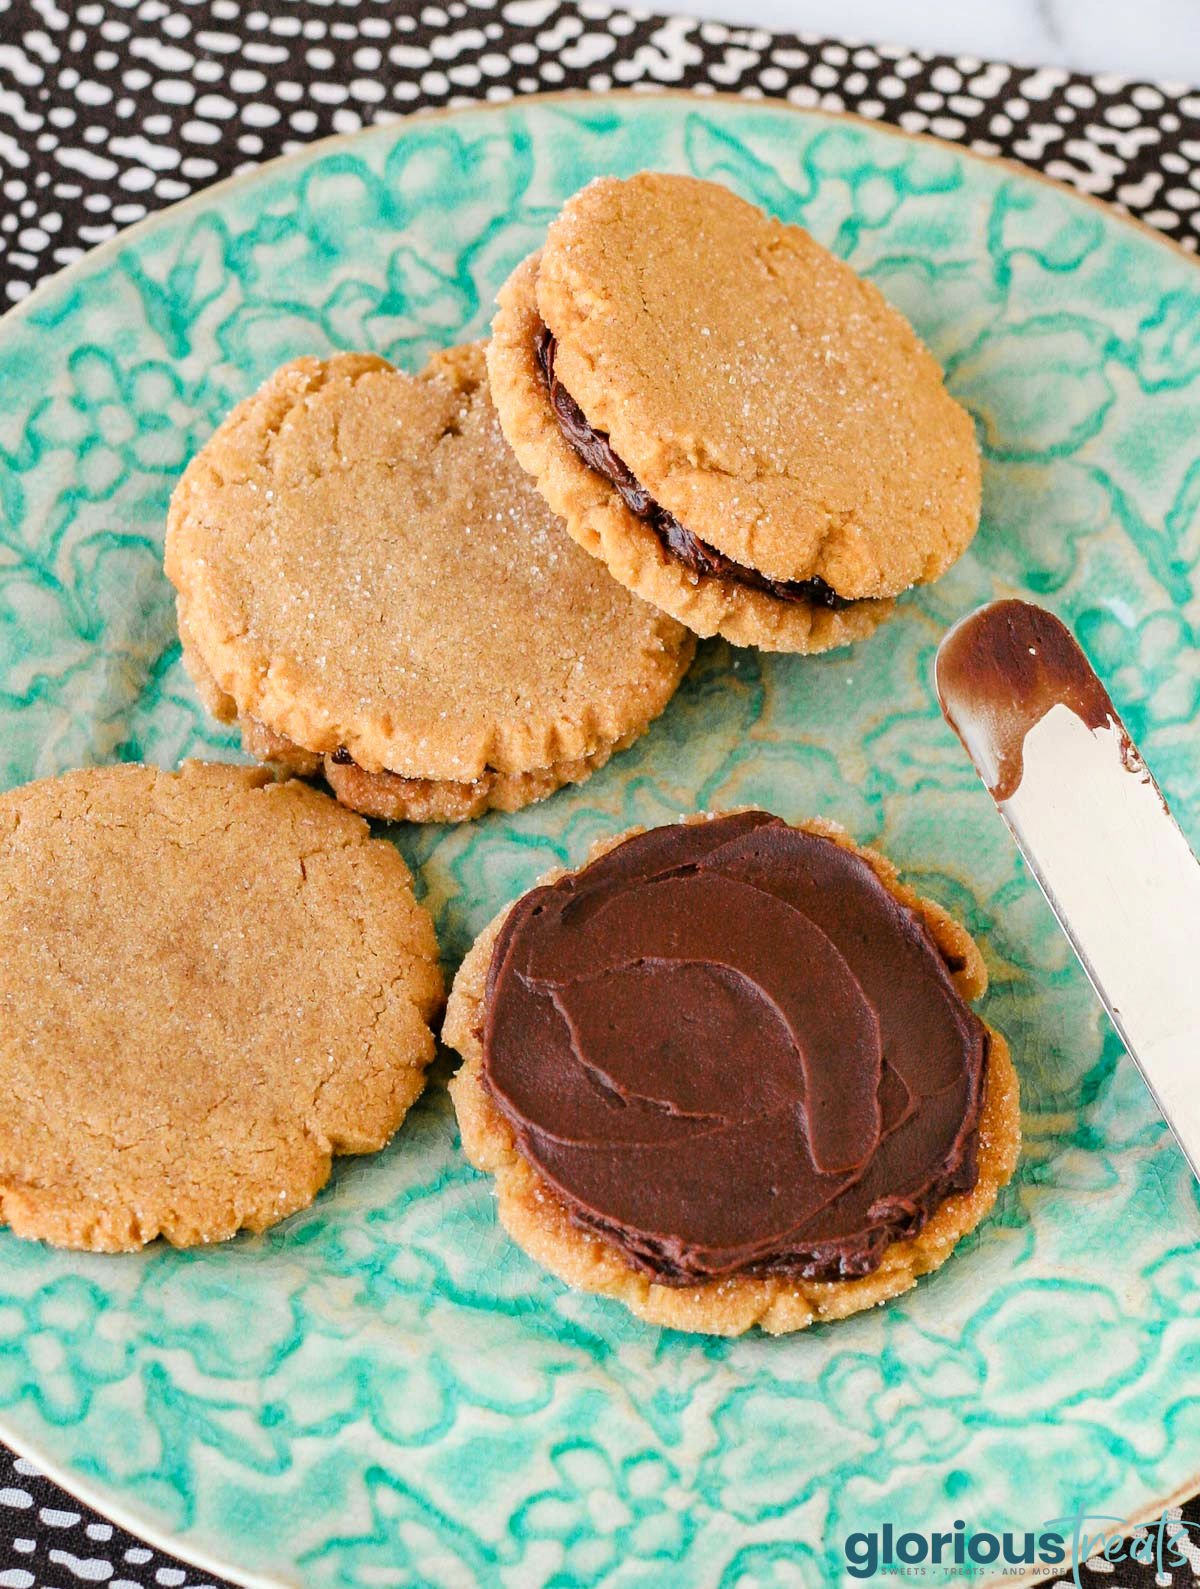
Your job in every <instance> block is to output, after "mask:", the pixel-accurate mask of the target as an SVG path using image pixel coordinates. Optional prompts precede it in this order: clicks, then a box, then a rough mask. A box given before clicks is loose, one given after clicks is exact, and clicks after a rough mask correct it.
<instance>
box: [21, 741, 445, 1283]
mask: <svg viewBox="0 0 1200 1589" xmlns="http://www.w3.org/2000/svg"><path fill="white" fill-rule="evenodd" d="M0 942H2V943H3V944H4V954H3V957H2V959H0V1092H2V1093H3V1097H4V1107H3V1109H0V1224H7V1225H9V1226H11V1227H12V1229H13V1230H14V1231H15V1232H16V1234H17V1235H19V1236H28V1237H41V1238H43V1239H44V1240H46V1241H49V1242H53V1243H55V1244H57V1245H59V1246H64V1247H80V1248H89V1249H92V1250H95V1251H103V1252H114V1251H121V1250H128V1249H131V1248H135V1247H140V1246H142V1245H143V1244H144V1243H146V1242H149V1241H152V1240H153V1239H154V1238H155V1237H157V1236H162V1237H165V1238H166V1240H168V1241H169V1242H172V1243H174V1244H175V1245H177V1246H191V1245H193V1244H195V1243H199V1242H212V1241H221V1240H224V1239H225V1238H226V1237H229V1236H232V1235H234V1234H235V1233H236V1232H237V1231H239V1230H243V1229H245V1230H252V1231H260V1230H265V1229H266V1228H267V1226H269V1225H273V1224H274V1223H275V1222H276V1221H277V1220H281V1219H283V1218H285V1217H286V1216H287V1215H288V1214H291V1213H294V1212H295V1211H296V1210H297V1209H300V1208H303V1207H305V1206H306V1205H307V1204H308V1203H309V1202H311V1200H312V1198H313V1197H314V1196H315V1195H316V1193H317V1191H318V1190H319V1189H320V1188H321V1186H323V1185H324V1183H325V1181H326V1179H327V1178H328V1175H329V1170H330V1162H331V1160H332V1158H333V1155H334V1154H338V1153H370V1152H374V1151H375V1150H376V1149H378V1148H381V1147H382V1146H383V1145H384V1143H386V1142H387V1141H388V1139H389V1138H390V1137H391V1135H392V1133H393V1132H394V1131H395V1130H396V1128H397V1127H398V1126H399V1124H400V1122H401V1121H402V1120H403V1118H404V1116H405V1113H406V1112H407V1110H408V1108H409V1106H410V1105H411V1104H412V1103H413V1101H414V1100H415V1099H416V1098H417V1097H418V1095H419V1094H420V1092H421V1090H422V1088H423V1087H424V1085H425V1071H426V1067H427V1066H428V1064H429V1062H430V1061H431V1059H432V1058H433V1054H434V1042H433V1036H432V1034H431V1032H430V1029H429V1021H430V1019H431V1017H432V1016H433V1015H434V1014H435V1013H436V1012H437V1010H438V1009H439V1008H440V1005H441V1000H442V981H441V974H440V972H439V970H438V961H437V945H436V943H435V941H434V933H433V925H432V923H431V921H430V919H429V916H428V914H427V913H426V912H425V910H424V909H422V907H421V906H420V905H418V903H417V902H416V900H415V899H414V897H413V891H412V886H411V881H410V878H409V874H408V871H407V869H406V867H405V865H404V862H403V861H402V860H401V858H400V855H399V854H398V852H397V851H396V850H395V848H394V847H393V846H392V845H390V844H388V843H386V842H385V841H383V840H379V839H372V838H371V836H370V831H369V829H368V827H367V824H366V823H365V822H364V821H363V820H362V818H361V817H356V816H354V815H353V814H352V813H350V812H349V811H345V810H343V809H342V808H341V807H340V806H339V805H338V804H337V803H336V802H335V801H333V800H331V799H330V798H329V796H328V795H324V794H321V793H319V792H318V791H316V790H315V789H311V788H309V787H308V786H307V785H306V784H303V783H299V782H297V781H295V780H292V781H290V782H287V783H277V782H275V781H274V780H273V779H272V778H271V777H270V775H269V774H268V773H267V772H266V771H264V770H263V769H262V768H247V767H231V766H203V765H200V764H198V763H189V764H186V765H185V766H184V768H183V769H182V771H180V772H178V773H166V772H159V771H157V770H155V769H154V768H150V767H134V766H121V767H96V768H89V769H87V770H84V771H81V772H72V773H68V774H66V775H65V776H64V777H61V778H51V779H46V780H44V781H42V782H39V783H33V784H28V785H26V786H25V787H24V788H19V789H13V790H10V791H9V792H8V793H7V794H3V795H0Z"/></svg>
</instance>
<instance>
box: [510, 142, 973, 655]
mask: <svg viewBox="0 0 1200 1589" xmlns="http://www.w3.org/2000/svg"><path fill="white" fill-rule="evenodd" d="M498 303H499V309H498V312H497V315H496V319H495V323H494V326H493V335H492V341H491V344H490V346H489V349H488V370H489V375H490V379H491V387H492V395H493V397H494V399H495V403H496V407H497V410H498V412H499V414H500V421H501V424H502V425H503V427H504V433H505V435H506V436H507V437H508V439H509V441H510V442H511V443H512V447H513V450H514V452H515V453H516V455H517V458H518V459H519V460H520V462H521V463H522V464H523V465H524V467H525V468H526V469H527V470H528V471H529V473H530V474H531V475H532V477H533V478H534V480H535V481H536V482H537V486H538V489H539V490H540V491H541V493H542V494H543V496H544V497H545V498H546V501H547V502H548V503H549V504H550V506H551V507H552V508H553V509H554V511H555V512H556V513H558V514H561V516H562V518H563V519H564V521H565V523H566V525H567V528H568V529H569V530H570V532H571V534H572V535H573V536H574V537H575V539H576V540H577V541H578V542H579V543H580V545H581V546H584V547H586V549H587V550H588V551H590V552H591V553H592V554H593V555H594V556H596V557H598V558H600V559H601V561H603V562H604V563H605V564H606V565H607V567H608V569H609V570H610V572H611V573H612V574H613V575H615V577H616V578H617V579H618V580H619V581H620V583H621V584H622V585H624V586H626V587H627V588H628V589H629V590H632V591H636V592H637V594H638V595H639V596H642V597H644V598H645V599H646V600H647V601H649V602H652V603H653V604H654V605H655V606H657V607H660V608H661V609H662V610H663V611H664V612H668V613H670V614H672V616H674V617H675V618H678V619H679V620H680V622H682V623H685V624H687V626H688V627H689V628H690V629H693V630H694V631H695V632H696V633H697V634H701V635H711V634H721V635H724V636H725V637H726V639H728V640H731V641H732V642H734V644H736V645H755V646H760V647H763V648H765V649H768V650H778V651H823V650H826V649H828V648H829V647H831V646H838V645H843V644H845V643H847V642H848V641H852V640H857V639H860V638H861V637H863V636H864V635H866V634H869V633H870V632H871V630H872V629H874V628H875V626H876V625H877V624H879V623H880V622H881V621H882V620H883V619H884V618H885V617H886V616H887V614H888V612H889V611H890V600H891V598H892V597H894V596H896V595H897V594H898V593H899V592H901V591H903V590H905V589H907V588H908V587H909V586H910V585H913V584H917V583H921V582H923V581H927V580H932V579H936V578H937V577H938V575H939V574H941V573H943V572H944V571H945V570H946V569H947V568H948V567H949V566H950V564H951V563H953V562H954V560H955V559H956V558H957V557H958V556H960V554H961V553H962V552H963V550H964V549H965V548H966V546H967V545H968V543H969V542H970V540H971V538H972V536H973V535H974V534H975V530H976V528H977V525H978V521H979V501H980V467H979V453H978V448H977V446H976V442H975V434H974V428H973V425H972V422H971V420H970V418H969V416H968V415H967V413H966V412H965V410H963V409H962V408H961V407H960V406H959V405H958V404H957V403H956V402H955V401H954V399H953V398H952V397H950V395H949V394H948V393H947V391H946V388H945V386H944V384H943V380H942V372H941V370H940V368H939V367H938V364H937V362H936V361H935V359H934V358H933V356H932V354H930V352H929V351H928V349H927V348H926V347H925V346H924V345H923V344H922V343H921V341H920V340H919V338H918V337H917V335H916V333H915V332H914V331H913V329H912V327H911V326H910V325H909V324H908V322H907V321H906V320H905V319H904V317H903V315H901V314H900V313H899V312H898V311H897V310H896V309H894V308H892V307H891V306H890V305H889V304H888V303H887V301H886V300H885V299H884V297H883V295H882V294H881V293H880V292H879V291H878V289H877V288H875V287H874V286H872V285H871V283H869V282H866V281H864V280H863V279H862V278H861V277H859V276H857V275H856V274H855V273H854V271H852V270H851V269H850V267H849V266H848V265H845V264H843V263H842V262H841V261H840V260H838V259H835V258H834V256H833V255H832V254H830V253H829V252H828V250H826V249H825V248H822V247H821V245H820V244H819V243H817V242H815V241H814V239H813V238H812V237H810V236H809V235H808V233H807V232H805V231H803V230H802V229H801V228H800V227H798V226H786V225H784V224H783V223H782V222H780V221H778V220H775V219H773V218H772V217H770V216H768V215H765V214H764V213H763V212H762V211H761V210H758V209H756V208H755V207H754V206H753V205H751V204H748V203H747V202H746V201H745V200H744V199H741V198H739V197H738V196H737V195H736V194H734V193H731V192H730V191H729V190H728V189H726V188H723V187H721V186H719V185H717V184H715V183H712V182H704V181H699V180H697V179H696V178H693V177H683V176H668V175H665V174H662V173H657V172H643V173H641V174H640V175H638V176H634V177H630V178H628V179H625V180H619V179H617V178H615V177H605V178H600V179H598V180H596V181H594V182H592V183H591V184H589V186H587V187H585V188H584V189H582V191H580V192H579V193H577V194H576V195H575V196H574V197H573V198H572V199H570V200H569V201H568V202H567V204H566V205H565V207H564V209H563V211H562V213H561V214H560V216H559V217H558V219H557V220H556V221H554V223H553V224H552V225H551V227H550V229H549V233H548V235H547V238H546V242H545V246H544V248H543V249H542V250H541V252H540V253H539V254H536V255H534V256H533V257H531V258H529V259H527V260H526V261H525V262H524V263H523V264H522V265H520V266H519V267H518V268H517V269H516V271H515V272H514V273H513V275H512V276H511V277H510V278H509V280H508V282H507V283H506V284H505V286H504V288H503V289H502V291H501V293H500V295H499V299H498Z"/></svg>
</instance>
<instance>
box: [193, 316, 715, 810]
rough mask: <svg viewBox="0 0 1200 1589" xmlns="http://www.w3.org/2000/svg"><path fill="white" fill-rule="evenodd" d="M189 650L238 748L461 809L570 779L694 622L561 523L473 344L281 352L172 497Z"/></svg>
mask: <svg viewBox="0 0 1200 1589" xmlns="http://www.w3.org/2000/svg"><path fill="white" fill-rule="evenodd" d="M166 568H167V574H168V576H169V578H170V579H171V581H172V583H173V584H174V586H175V589H176V592H177V596H178V602H177V607H178V617H179V630H180V636H181V639H182V642H183V655H184V661H185V663H186V664H187V666H188V668H189V670H190V671H191V673H192V676H193V678H194V679H195V681H196V683H197V686H198V688H199V689H200V692H201V694H202V696H203V698H204V699H205V701H206V703H207V704H208V706H209V707H210V709H211V710H212V711H213V712H214V713H215V714H216V715H217V716H218V717H219V718H221V719H222V720H223V721H229V722H232V721H236V722H237V723H238V724H239V725H240V727H241V730H242V736H243V740H244V743H245V746H246V748H247V750H248V751H249V752H250V753H251V754H252V755H254V756H256V757H258V758H259V759H260V760H264V761H271V762H275V763H278V764H282V766H283V767H284V768H285V769H286V770H288V771H291V772H295V773H299V774H301V775H303V776H310V775H314V774H317V773H323V774H324V776H325V778H326V779H327V780H328V783H329V784H330V786H331V787H332V789H333V791H334V793H335V794H336V795H337V796H338V798H339V799H340V800H341V801H343V803H345V804H346V805H348V806H350V807H352V808H353V809H355V810H357V811H361V812H364V813H366V814H368V815H371V816H376V817H382V818H387V819H395V820H400V819H407V820H412V821H436V822H449V821H459V820H463V819H465V818H470V817H475V816H478V815H480V814H481V813H482V812H484V811H486V810H488V809H490V808H499V809H501V810H506V811H512V810H516V809H517V808H518V807H520V806H523V805H526V804H528V803H529V802H530V801H532V800H538V799H541V798H542V797H544V796H545V795H548V794H550V793H552V792H553V791H554V790H555V789H557V788H558V787H559V786H560V785H562V784H565V783H577V782H579V781H580V780H581V779H584V778H586V777H587V776H588V775H589V774H590V773H591V772H593V771H595V770H596V768H598V767H601V766H603V765H604V763H605V762H606V761H607V760H608V758H609V757H610V756H611V755H612V754H613V752H614V751H617V750H620V749H622V748H623V747H625V746H626V745H628V744H630V743H631V742H632V741H633V740H634V739H636V738H637V736H638V735H639V734H641V733H642V732H643V731H644V730H645V729H646V727H647V726H648V725H649V723H650V722H651V721H652V720H653V719H654V718H655V717H656V716H657V715H658V714H659V713H660V712H661V711H662V710H663V708H664V706H665V705H666V704H667V702H668V700H669V699H670V697H671V695H672V693H673V691H674V690H675V687H676V685H677V684H678V683H679V681H680V679H681V678H682V676H683V674H684V672H685V671H686V669H687V666H688V663H689V661H690V659H691V655H692V649H693V640H692V637H691V635H690V634H689V633H688V631H687V630H686V629H685V628H684V627H683V626H682V625H680V624H678V623H676V622H675V621H674V620H673V619H671V618H669V617H667V616H666V615H665V614H663V613H662V612H660V611H658V610H657V609H655V608H653V607H650V606H648V605H647V604H646V603H645V602H642V601H640V600H639V599H638V598H637V597H635V596H633V595H632V594H631V593H630V592H628V591H627V590H624V589H623V588H622V587H620V586H619V585H617V584H616V582H615V581H613V580H612V579H610V578H609V577H608V575H607V574H606V573H605V570H604V569H603V568H602V567H601V566H599V565H598V564H597V563H596V562H595V561H594V560H593V559H592V558H589V557H588V556H587V555H586V554H585V553H584V552H582V551H581V550H580V549H579V547H577V546H576V545H575V543H574V542H573V541H572V540H571V539H570V537H569V536H568V535H566V534H565V533H564V532H563V529H562V526H561V524H560V523H559V522H558V521H557V520H556V519H555V517H554V515H553V514H552V513H551V511H550V509H549V508H548V507H547V505H546V503H545V502H544V501H543V499H542V498H541V496H540V495H539V494H538V492H537V491H536V490H535V489H534V487H533V486H532V484H531V483H530V481H529V480H528V478H527V477H526V475H525V474H524V473H523V471H522V470H521V469H520V467H519V466H518V465H517V463H516V462H515V460H514V459H513V457H512V453H511V451H510V449H509V447H508V445H507V443H506V442H505V440H504V437H503V435H502V433H501V430H500V426H499V423H498V421H497V418H496V414H495V410H494V408H493V407H492V403H491V398H490V396H489V393H488V386H487V381H486V377H485V370H484V358H483V351H482V349H481V347H479V346H478V345H471V346H467V347H460V348H454V349H451V350H450V351H448V352H446V353H442V354H439V355H437V356H436V357H435V358H434V359H433V360H431V362H430V364H429V365H428V367H427V368H426V369H425V370H424V371H422V372H421V373H420V374H419V375H415V376H414V375H409V374H405V373H404V372H402V371H400V370H396V369H393V368H392V366H391V365H390V364H388V363H387V361H386V360H384V359H381V358H377V357H374V356H373V355H369V354H338V355H336V356H335V357H333V358H329V359H326V360H320V359H315V358H302V359H297V360H295V361H294V362H293V363H291V364H288V365H285V366H284V367H283V368H282V369H280V370H279V371H277V372H276V374H275V375H274V376H272V377H271V379H270V380H268V381H267V382H266V384H265V385H264V386H263V387H262V388H261V389H260V390H259V391H258V392H257V393H255V394H254V396H252V397H250V398H249V399H247V400H246V401H245V402H243V403H242V404H241V405H240V406H239V407H238V408H237V409H235V410H234V412H233V413H232V414H231V415H230V416H229V418H228V419H227V420H226V421H225V423H224V424H223V425H222V426H221V427H220V429H219V430H218V431H217V432H216V434H215V435H214V436H213V437H212V439H211V440H210V441H209V442H208V443H207V445H206V446H205V447H204V448H203V449H202V450H201V451H200V453H199V454H198V455H197V456H196V457H195V458H194V459H193V460H192V462H191V464H190V465H189V467H188V469H187V471H186V472H185V474H184V476H183V478H182V480H181V481H180V483H179V485H178V487H177V488H176V491H175V494H174V496H173V498H172V502H171V510H170V516H169V521H168V527H167V545H166Z"/></svg>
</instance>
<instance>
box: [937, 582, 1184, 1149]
mask: <svg viewBox="0 0 1200 1589" xmlns="http://www.w3.org/2000/svg"><path fill="white" fill-rule="evenodd" d="M934 674H935V681H936V685H937V692H938V698H939V700H940V702H941V707H942V712H943V714H944V715H945V717H946V720H947V721H948V722H949V724H950V726H951V727H952V728H953V729H954V731H955V732H956V733H957V735H958V737H959V739H961V741H962V743H963V746H964V748H965V749H966V752H967V754H968V756H969V757H970V758H971V761H972V762H973V763H974V765H975V769H976V771H977V772H978V773H979V775H980V777H981V778H982V779H983V782H984V784H985V785H986V786H987V788H988V791H989V793H990V794H991V795H992V797H993V799H994V800H995V802H996V807H997V809H998V810H999V812H1000V815H1001V816H1002V817H1003V818H1004V820H1005V822H1006V823H1007V824H1008V827H1009V829H1010V831H1011V832H1012V835H1013V838H1014V839H1015V840H1016V842H1017V845H1018V847H1019V848H1020V851H1021V853H1022V855H1023V856H1024V857H1025V860H1026V862H1027V863H1028V865H1029V869H1030V871H1031V872H1032V873H1033V875H1034V877H1035V878H1036V879H1037V881H1038V883H1039V884H1040V886H1041V889H1042V892H1043V893H1044V894H1045V896H1046V899H1047V900H1048V901H1049V904H1050V908H1051V909H1052V910H1053V912H1054V914H1055V916H1057V918H1058V921H1059V925H1060V926H1061V927H1062V929H1063V931H1064V932H1065V933H1066V935H1067V937H1068V938H1069V939H1070V941H1071V945H1072V947H1073V948H1074V950H1075V953H1076V954H1077V955H1078V957H1079V960H1080V962H1081V964H1082V966H1083V969H1084V971H1085V972H1086V973H1087V975H1088V977H1089V979H1090V980H1091V983H1092V986H1093V987H1094V988H1095V990H1096V992H1097V993H1098V994H1099V996H1100V999H1101V1001H1102V1002H1103V1004H1104V1006H1105V1008H1106V1009H1107V1011H1108V1013H1109V1015H1110V1017H1111V1018H1112V1022H1113V1025H1114V1026H1115V1027H1116V1029H1117V1031H1118V1033H1119V1034H1120V1037H1121V1040H1122V1042H1123V1043H1124V1044H1125V1047H1126V1048H1127V1049H1128V1051H1129V1053H1130V1055H1131V1056H1132V1058H1133V1060H1134V1061H1135V1063H1136V1064H1137V1066H1138V1068H1139V1069H1140V1071H1141V1073H1142V1075H1143V1077H1144V1078H1145V1081H1146V1084H1147V1086H1148V1087H1149V1089H1150V1091H1151V1093H1152V1094H1153V1096H1154V1099H1155V1101H1156V1102H1157V1104H1158V1107H1159V1109H1160V1110H1161V1111H1162V1114H1163V1116H1164V1117H1165V1119H1166V1121H1167V1124H1168V1125H1169V1126H1170V1127H1171V1130H1172V1131H1173V1132H1174V1134H1175V1139H1176V1141H1177V1142H1178V1143H1179V1146H1180V1147H1181V1148H1182V1150H1183V1152H1184V1154H1185V1155H1186V1157H1187V1160H1188V1163H1189V1164H1190V1165H1191V1167H1192V1171H1193V1174H1195V1175H1196V1176H1197V1177H1200V863H1198V862H1197V860H1196V857H1195V855H1193V853H1192V851H1191V849H1190V847H1189V845H1188V842H1187V840H1186V839H1185V838H1184V836H1183V833H1182V832H1181V831H1180V828H1179V826H1178V824H1177V823H1176V822H1175V819H1174V818H1173V817H1172V815H1171V813H1170V810H1169V809H1168V807H1167V803H1166V801H1165V800H1164V798H1163V795H1162V791H1161V790H1160V789H1159V787H1158V785H1157V783H1156V782H1155V781H1154V778H1153V777H1152V775H1151V773H1150V771H1149V769H1148V768H1147V767H1146V764H1145V762H1144V761H1143V760H1142V757H1141V755H1140V754H1139V752H1138V750H1137V747H1136V746H1135V745H1134V743H1133V741H1132V739H1131V738H1130V736H1129V733H1128V731H1127V730H1126V728H1125V725H1124V723H1123V722H1122V721H1121V718H1120V716H1119V714H1118V713H1117V711H1116V708H1115V707H1114V706H1113V703H1112V701H1111V699H1110V698H1109V696H1108V692H1107V691H1106V690H1105V688H1104V686H1103V684H1102V683H1101V682H1100V680H1099V678H1098V677H1097V676H1096V674H1095V672H1094V670H1093V669H1092V666H1091V664H1090V663H1089V662H1088V660H1087V657H1086V656H1085V655H1084V653H1083V650H1082V648H1081V647H1080V646H1079V644H1078V643H1077V641H1076V640H1075V638H1074V636H1073V635H1072V634H1071V632H1070V630H1069V629H1067V627H1066V626H1065V625H1064V624H1063V623H1061V622H1060V621H1059V619H1057V618H1056V617H1054V616H1053V614H1051V613H1049V612H1047V611H1046V610H1045V609H1044V608H1041V607H1037V606H1034V605H1033V604H1032V603H1030V602H1024V601H1015V600H1012V601H1000V602H993V603H990V604H988V605H987V606H984V607H980V608H979V609H978V610H977V611H975V612H973V613H970V614H968V616H967V617H965V618H963V619H961V620H960V621H959V622H958V623H957V624H955V626H954V627H953V628H952V629H951V630H949V631H948V632H947V634H946V635H945V637H944V639H943V640H942V643H941V645H940V647H939V648H938V654H937V659H936V662H935V666H934Z"/></svg>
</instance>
